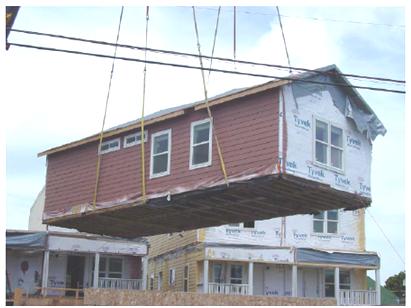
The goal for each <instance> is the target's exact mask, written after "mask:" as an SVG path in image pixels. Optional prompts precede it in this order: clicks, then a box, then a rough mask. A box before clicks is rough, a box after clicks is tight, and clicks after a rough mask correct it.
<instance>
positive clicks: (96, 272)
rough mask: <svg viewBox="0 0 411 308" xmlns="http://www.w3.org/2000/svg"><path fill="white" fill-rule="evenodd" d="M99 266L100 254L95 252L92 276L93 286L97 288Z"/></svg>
mask: <svg viewBox="0 0 411 308" xmlns="http://www.w3.org/2000/svg"><path fill="white" fill-rule="evenodd" d="M99 267H100V254H99V253H98V252H96V254H95V257H94V276H93V288H94V289H97V288H98V272H99Z"/></svg>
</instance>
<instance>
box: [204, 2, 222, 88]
mask: <svg viewBox="0 0 411 308" xmlns="http://www.w3.org/2000/svg"><path fill="white" fill-rule="evenodd" d="M220 12H221V6H219V7H218V12H217V21H216V24H215V30H214V40H213V49H212V50H211V60H210V70H209V71H208V77H207V84H208V82H209V81H210V74H211V67H212V65H213V57H214V49H215V43H216V41H217V31H218V22H219V21H220Z"/></svg>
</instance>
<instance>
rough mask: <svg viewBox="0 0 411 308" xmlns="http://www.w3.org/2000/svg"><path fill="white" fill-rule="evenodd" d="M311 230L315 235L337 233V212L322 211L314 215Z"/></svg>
mask: <svg viewBox="0 0 411 308" xmlns="http://www.w3.org/2000/svg"><path fill="white" fill-rule="evenodd" d="M313 229H314V232H316V233H337V232H338V210H330V211H324V212H320V213H318V214H316V215H314V217H313Z"/></svg>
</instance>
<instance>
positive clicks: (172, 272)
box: [168, 267, 176, 286]
mask: <svg viewBox="0 0 411 308" xmlns="http://www.w3.org/2000/svg"><path fill="white" fill-rule="evenodd" d="M175 284H176V269H175V268H174V267H172V268H170V269H169V270H168V285H169V286H174V285H175Z"/></svg>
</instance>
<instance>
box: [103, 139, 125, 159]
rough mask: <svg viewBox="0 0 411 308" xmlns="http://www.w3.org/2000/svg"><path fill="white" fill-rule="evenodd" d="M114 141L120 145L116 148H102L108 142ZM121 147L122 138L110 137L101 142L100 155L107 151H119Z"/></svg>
mask: <svg viewBox="0 0 411 308" xmlns="http://www.w3.org/2000/svg"><path fill="white" fill-rule="evenodd" d="M112 142H117V143H118V145H117V146H116V147H115V148H110V147H109V148H108V149H107V150H101V148H102V147H103V146H104V145H106V144H110V143H112ZM120 148H121V144H120V138H114V139H110V140H107V141H104V142H102V143H101V145H100V147H98V155H102V154H107V153H111V152H114V151H118V150H120Z"/></svg>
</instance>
